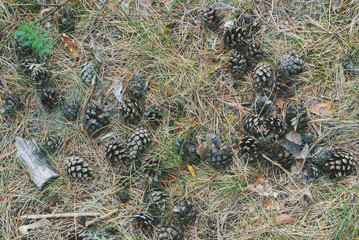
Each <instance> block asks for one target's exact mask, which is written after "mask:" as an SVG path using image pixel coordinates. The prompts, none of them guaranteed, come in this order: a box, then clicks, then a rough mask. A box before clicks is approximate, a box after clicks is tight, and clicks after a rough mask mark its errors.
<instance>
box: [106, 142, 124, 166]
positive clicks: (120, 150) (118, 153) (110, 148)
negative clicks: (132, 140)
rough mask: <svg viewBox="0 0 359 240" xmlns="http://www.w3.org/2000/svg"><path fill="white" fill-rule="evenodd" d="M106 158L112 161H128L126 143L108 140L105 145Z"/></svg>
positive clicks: (117, 162)
mask: <svg viewBox="0 0 359 240" xmlns="http://www.w3.org/2000/svg"><path fill="white" fill-rule="evenodd" d="M105 152H106V158H107V159H108V160H110V161H111V162H112V163H116V164H119V163H123V164H127V163H128V156H127V147H126V145H124V144H122V143H120V142H117V141H114V142H110V143H109V144H107V145H106V149H105Z"/></svg>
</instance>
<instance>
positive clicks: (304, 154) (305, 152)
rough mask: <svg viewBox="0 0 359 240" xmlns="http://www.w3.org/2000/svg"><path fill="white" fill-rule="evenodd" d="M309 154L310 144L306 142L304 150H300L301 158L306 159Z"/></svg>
mask: <svg viewBox="0 0 359 240" xmlns="http://www.w3.org/2000/svg"><path fill="white" fill-rule="evenodd" d="M308 155H309V146H308V144H305V145H304V147H303V149H302V151H301V152H300V156H301V158H303V159H306V158H307V156H308Z"/></svg>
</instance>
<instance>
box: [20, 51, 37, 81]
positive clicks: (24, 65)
mask: <svg viewBox="0 0 359 240" xmlns="http://www.w3.org/2000/svg"><path fill="white" fill-rule="evenodd" d="M33 64H36V59H35V58H34V57H33V56H31V55H28V56H26V57H24V58H23V59H22V60H21V62H20V70H21V71H22V72H24V73H25V75H27V76H31V72H32V71H31V65H33Z"/></svg>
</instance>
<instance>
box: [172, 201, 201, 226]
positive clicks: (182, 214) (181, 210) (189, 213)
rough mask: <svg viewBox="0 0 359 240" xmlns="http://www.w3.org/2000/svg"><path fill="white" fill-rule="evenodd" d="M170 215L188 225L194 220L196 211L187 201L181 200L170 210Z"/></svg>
mask: <svg viewBox="0 0 359 240" xmlns="http://www.w3.org/2000/svg"><path fill="white" fill-rule="evenodd" d="M172 213H173V214H174V215H175V216H176V218H177V219H178V220H179V221H181V222H183V223H186V224H188V223H190V222H192V221H194V220H195V218H196V215H197V211H196V209H195V208H194V207H193V205H192V203H191V202H190V201H189V200H186V199H181V200H179V201H178V204H177V206H175V207H174V208H173V209H172Z"/></svg>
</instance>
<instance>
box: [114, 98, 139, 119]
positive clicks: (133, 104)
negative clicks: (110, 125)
mask: <svg viewBox="0 0 359 240" xmlns="http://www.w3.org/2000/svg"><path fill="white" fill-rule="evenodd" d="M119 111H120V114H121V116H122V117H123V118H124V119H130V120H132V119H138V118H140V115H141V108H140V105H139V104H138V102H137V101H136V100H131V99H125V100H124V101H123V102H122V103H121V105H120V107H119Z"/></svg>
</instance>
